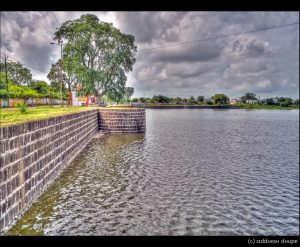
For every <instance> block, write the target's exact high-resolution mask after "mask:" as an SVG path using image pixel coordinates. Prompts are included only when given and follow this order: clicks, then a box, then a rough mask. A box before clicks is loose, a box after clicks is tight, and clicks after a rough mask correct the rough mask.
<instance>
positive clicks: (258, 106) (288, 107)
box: [234, 104, 299, 110]
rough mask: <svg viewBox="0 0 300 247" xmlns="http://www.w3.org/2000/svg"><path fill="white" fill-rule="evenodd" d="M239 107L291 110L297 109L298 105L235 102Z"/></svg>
mask: <svg viewBox="0 0 300 247" xmlns="http://www.w3.org/2000/svg"><path fill="white" fill-rule="evenodd" d="M234 106H238V107H239V108H241V109H273V110H291V109H299V106H287V107H284V106H273V105H257V104H253V105H251V104H236V105H234Z"/></svg>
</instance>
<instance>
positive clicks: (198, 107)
mask: <svg viewBox="0 0 300 247" xmlns="http://www.w3.org/2000/svg"><path fill="white" fill-rule="evenodd" d="M136 107H139V108H145V109H247V110H249V109H266V110H299V107H283V106H257V105H244V106H239V105H237V106H235V105H223V106H222V105H220V106H218V105H141V106H136Z"/></svg>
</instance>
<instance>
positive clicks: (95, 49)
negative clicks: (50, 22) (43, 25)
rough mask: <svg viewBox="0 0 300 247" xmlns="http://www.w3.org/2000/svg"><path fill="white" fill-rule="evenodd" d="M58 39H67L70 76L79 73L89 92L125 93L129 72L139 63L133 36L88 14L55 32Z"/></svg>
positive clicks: (65, 55)
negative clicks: (136, 57) (136, 62)
mask: <svg viewBox="0 0 300 247" xmlns="http://www.w3.org/2000/svg"><path fill="white" fill-rule="evenodd" d="M54 39H55V40H57V41H58V42H64V43H65V46H64V49H63V66H64V70H65V71H66V72H67V74H68V75H76V78H77V82H76V83H79V84H81V90H82V91H84V93H85V94H91V93H95V94H96V95H99V96H103V95H106V94H107V93H109V92H110V93H111V94H115V93H116V91H118V92H122V93H123V92H125V90H124V89H125V86H126V80H127V77H126V73H128V72H129V71H131V70H132V67H133V64H134V63H135V60H136V59H135V52H136V49H137V48H136V46H135V45H134V37H133V36H132V35H128V34H124V33H121V32H120V30H119V29H117V28H115V27H113V25H112V24H111V23H106V22H102V21H100V20H99V19H98V17H97V16H95V15H91V14H86V15H82V16H81V17H80V18H79V19H75V20H72V21H67V22H64V23H63V24H62V26H61V27H60V28H59V29H58V30H57V31H56V32H55V38H54Z"/></svg>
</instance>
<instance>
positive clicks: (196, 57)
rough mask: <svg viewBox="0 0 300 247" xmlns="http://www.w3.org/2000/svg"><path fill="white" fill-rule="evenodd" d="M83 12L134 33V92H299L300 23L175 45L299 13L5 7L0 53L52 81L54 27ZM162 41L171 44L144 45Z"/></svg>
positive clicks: (276, 23) (233, 94)
mask: <svg viewBox="0 0 300 247" xmlns="http://www.w3.org/2000/svg"><path fill="white" fill-rule="evenodd" d="M84 13H90V14H95V15H97V16H98V17H99V19H100V20H101V21H106V22H111V23H113V25H114V26H115V27H117V28H119V29H120V30H121V31H122V32H124V33H128V34H132V35H134V36H135V39H136V45H137V47H138V52H137V54H136V58H137V60H136V63H135V65H134V69H133V71H132V72H131V73H129V74H128V83H127V84H128V86H133V87H134V88H135V94H134V97H141V96H146V97H152V96H153V95H154V94H163V95H167V96H172V97H174V96H180V97H190V96H194V97H196V96H198V95H204V96H205V97H206V98H208V97H211V96H212V95H213V94H215V93H225V94H227V95H228V96H230V97H237V96H241V95H244V93H246V92H254V93H256V94H257V95H259V96H261V97H268V96H287V97H292V98H299V25H298V24H296V25H291V26H286V27H282V28H276V29H270V30H266V31H259V32H252V33H247V34H242V35H235V36H230V37H226V38H219V39H210V40H207V41H201V42H194V43H188V44H182V45H174V44H178V43H182V42H189V41H195V40H200V39H207V38H212V37H216V36H224V35H231V34H236V33H241V32H247V31H252V30H256V29H263V28H265V27H273V26H280V25H286V24H290V23H295V22H299V12H2V13H1V53H2V54H7V55H8V56H9V58H10V59H13V60H17V61H20V62H21V63H23V64H25V65H26V66H31V67H30V69H31V70H32V73H33V77H34V78H35V79H43V80H46V81H48V80H47V77H46V75H47V73H48V71H49V69H50V66H51V63H54V62H56V61H57V59H58V58H59V57H60V49H59V47H58V46H53V45H50V44H49V43H50V42H51V41H52V37H53V33H54V32H55V28H56V27H59V26H60V25H61V23H63V22H65V21H67V20H71V19H76V18H78V17H80V15H82V14H84ZM172 45H174V46H172ZM161 46H168V47H164V48H160V49H150V50H145V49H149V48H157V47H161ZM143 50H144V51H143ZM33 68H34V69H36V70H38V71H36V70H34V69H33Z"/></svg>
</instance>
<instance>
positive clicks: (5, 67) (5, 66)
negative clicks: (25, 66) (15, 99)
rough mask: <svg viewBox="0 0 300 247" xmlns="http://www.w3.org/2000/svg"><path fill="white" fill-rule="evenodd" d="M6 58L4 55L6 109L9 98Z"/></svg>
mask: <svg viewBox="0 0 300 247" xmlns="http://www.w3.org/2000/svg"><path fill="white" fill-rule="evenodd" d="M6 61H7V56H6V55H4V69H5V80H6V95H7V107H9V96H8V79H7V64H6Z"/></svg>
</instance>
